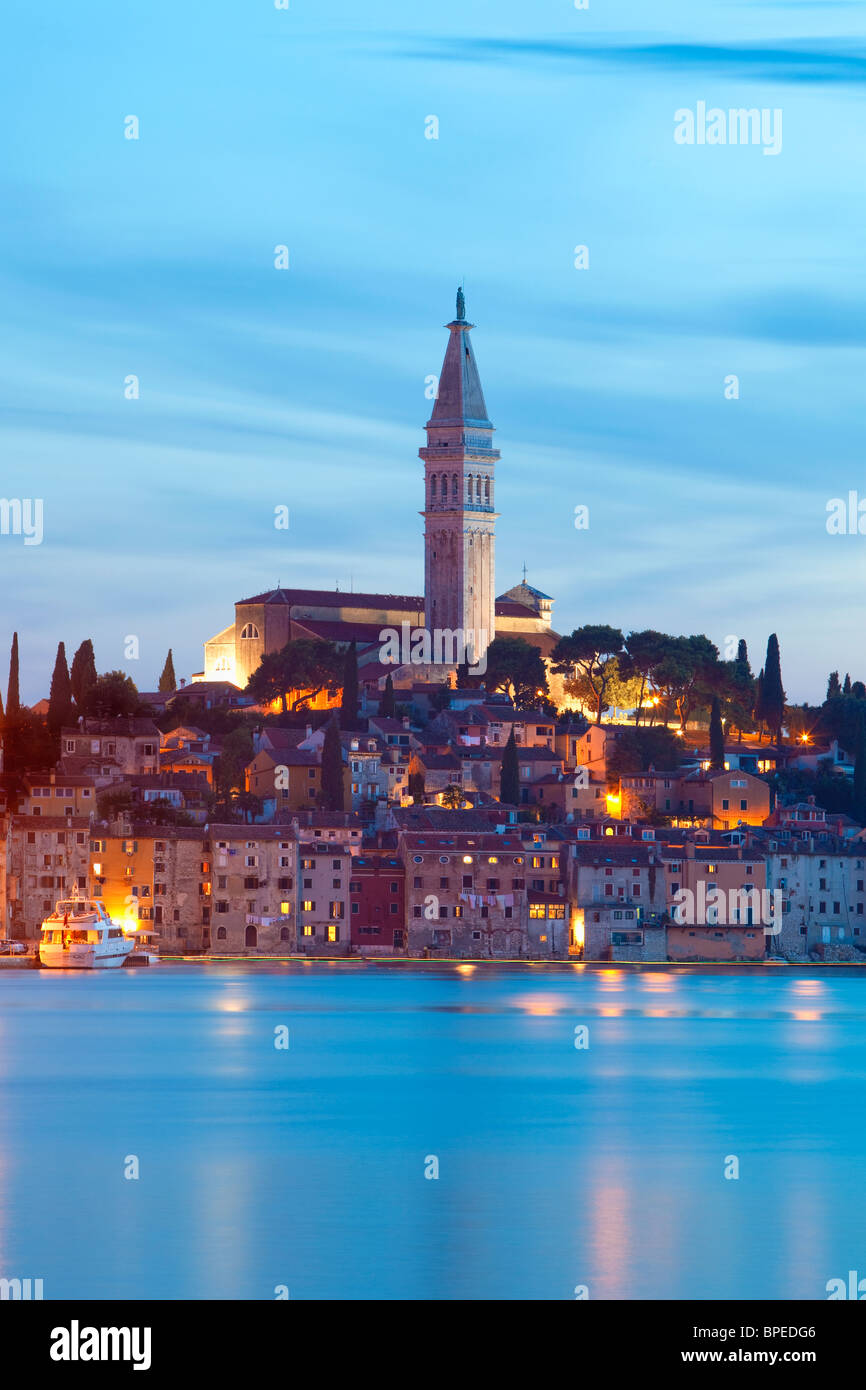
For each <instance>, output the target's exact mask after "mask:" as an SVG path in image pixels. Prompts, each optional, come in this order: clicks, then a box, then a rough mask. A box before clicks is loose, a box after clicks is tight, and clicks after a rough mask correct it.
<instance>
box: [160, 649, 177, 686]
mask: <svg viewBox="0 0 866 1390" xmlns="http://www.w3.org/2000/svg"><path fill="white" fill-rule="evenodd" d="M158 690H159V692H160V694H161V695H171V694H172V693H173V691H175V690H177V677H176V676H175V674H174V662H173V661H172V657H171V647H169V649H168V656H167V657H166V658H165V665H164V666H163V668H162V675H161V676H160V678H159V686H158Z"/></svg>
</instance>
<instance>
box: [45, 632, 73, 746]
mask: <svg viewBox="0 0 866 1390" xmlns="http://www.w3.org/2000/svg"><path fill="white" fill-rule="evenodd" d="M71 719H72V682H71V681H70V679H69V667H68V666H67V664H66V647H65V645H64V643H63V642H58V644H57V657H56V659H55V662H54V674H53V676H52V677H51V693H50V695H49V698H48V728H49V730H50V732H51V735H52V737H53V738H54V739H58V738H59V737H60V730H61V729H62V728H63V726H64V724H69V723H70V721H71Z"/></svg>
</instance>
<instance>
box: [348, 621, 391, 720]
mask: <svg viewBox="0 0 866 1390" xmlns="http://www.w3.org/2000/svg"><path fill="white" fill-rule="evenodd" d="M389 679H390V677H389ZM357 727H358V648H357V646H356V645H355V643H354V642H350V643H349V645H348V647H347V648H346V654H345V656H344V658H343V696H342V699H341V701H340V728H341V729H356V728H357Z"/></svg>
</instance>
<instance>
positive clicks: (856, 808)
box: [851, 718, 866, 825]
mask: <svg viewBox="0 0 866 1390" xmlns="http://www.w3.org/2000/svg"><path fill="white" fill-rule="evenodd" d="M851 810H852V814H853V816H854V819H855V820H858V821H859V822H860V824H861V825H866V718H861V720H860V727H859V729H858V731H857V752H856V755H855V758H854V795H853V798H852V805H851Z"/></svg>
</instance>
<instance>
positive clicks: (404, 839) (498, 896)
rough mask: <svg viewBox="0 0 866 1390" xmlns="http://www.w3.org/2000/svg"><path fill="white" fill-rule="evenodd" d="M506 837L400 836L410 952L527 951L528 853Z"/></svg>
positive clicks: (505, 953) (471, 953) (500, 954)
mask: <svg viewBox="0 0 866 1390" xmlns="http://www.w3.org/2000/svg"><path fill="white" fill-rule="evenodd" d="M504 832H505V828H504V827H503V833H501V834H497V833H494V834H485V833H480V834H464V833H461V832H457V833H454V834H448V833H445V834H438V833H434V832H424V833H423V834H419V833H417V832H412V831H407V832H404V833H403V834H402V835H401V836H400V852H401V856H402V859H403V863H404V865H405V871H406V920H407V926H408V935H409V952H410V954H411V955H424V954H427V955H430V954H436V955H443V956H464V957H473V956H487V957H492V956H498V957H503V958H504V957H509V956H525V955H526V954H527V953H528V949H529V936H528V921H529V914H528V900H527V891H526V876H527V856H526V851H525V850H524V847H523V845H522V843H521V841H520V839H519V838H518V837H517V836H516V835H513V834H506V833H504Z"/></svg>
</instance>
